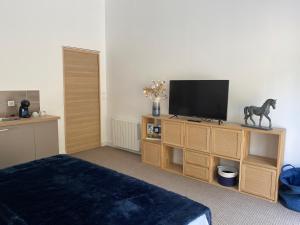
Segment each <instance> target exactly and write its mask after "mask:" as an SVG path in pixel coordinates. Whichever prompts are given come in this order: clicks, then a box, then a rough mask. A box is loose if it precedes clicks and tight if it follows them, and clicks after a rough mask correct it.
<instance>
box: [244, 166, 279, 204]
mask: <svg viewBox="0 0 300 225" xmlns="http://www.w3.org/2000/svg"><path fill="white" fill-rule="evenodd" d="M241 175H242V182H241V190H242V191H244V192H247V193H250V194H254V195H258V196H260V197H264V198H267V199H270V200H275V187H276V184H275V182H276V171H275V170H271V169H266V168H262V167H256V166H252V165H247V164H243V165H242V174H241Z"/></svg>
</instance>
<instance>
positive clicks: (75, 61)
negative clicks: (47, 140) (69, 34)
mask: <svg viewBox="0 0 300 225" xmlns="http://www.w3.org/2000/svg"><path fill="white" fill-rule="evenodd" d="M63 53H64V90H65V141H66V151H67V153H73V152H79V151H84V150H88V149H93V148H97V147H99V146H100V143H101V142H100V97H99V92H100V90H99V89H100V88H99V86H100V77H99V53H98V52H95V51H89V50H81V49H74V48H64V49H63Z"/></svg>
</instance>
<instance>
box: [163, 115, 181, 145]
mask: <svg viewBox="0 0 300 225" xmlns="http://www.w3.org/2000/svg"><path fill="white" fill-rule="evenodd" d="M162 135H163V142H164V143H165V144H169V145H174V146H179V147H182V146H183V145H184V139H183V135H184V123H183V122H178V121H169V120H164V121H163V125H162Z"/></svg>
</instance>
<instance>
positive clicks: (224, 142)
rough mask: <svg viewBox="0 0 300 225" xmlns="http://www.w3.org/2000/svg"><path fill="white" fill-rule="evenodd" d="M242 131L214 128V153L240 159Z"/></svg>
mask: <svg viewBox="0 0 300 225" xmlns="http://www.w3.org/2000/svg"><path fill="white" fill-rule="evenodd" d="M241 146H242V131H239V130H230V129H222V128H212V153H213V154H217V155H220V156H227V157H231V158H236V159H240V157H241Z"/></svg>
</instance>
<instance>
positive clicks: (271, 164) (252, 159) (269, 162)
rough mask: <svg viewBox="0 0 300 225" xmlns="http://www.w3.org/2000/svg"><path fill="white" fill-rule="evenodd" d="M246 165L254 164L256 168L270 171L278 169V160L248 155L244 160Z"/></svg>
mask: <svg viewBox="0 0 300 225" xmlns="http://www.w3.org/2000/svg"><path fill="white" fill-rule="evenodd" d="M244 162H245V163H248V164H252V165H255V166H262V167H266V168H270V169H276V168H277V167H276V159H272V158H267V157H263V156H258V155H248V156H247V157H246V158H245V159H244Z"/></svg>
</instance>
